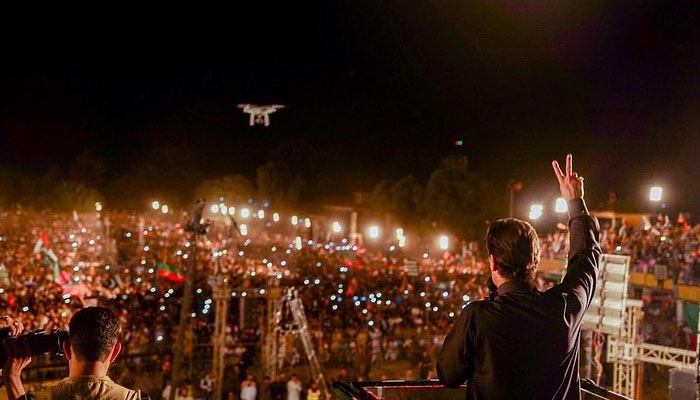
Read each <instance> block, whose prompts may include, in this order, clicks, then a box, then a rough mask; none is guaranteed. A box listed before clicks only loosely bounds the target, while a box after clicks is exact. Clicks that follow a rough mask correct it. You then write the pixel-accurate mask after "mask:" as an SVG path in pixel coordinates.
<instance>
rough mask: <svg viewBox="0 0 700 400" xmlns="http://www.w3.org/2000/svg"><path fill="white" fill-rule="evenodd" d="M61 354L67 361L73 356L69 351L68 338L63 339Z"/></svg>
mask: <svg viewBox="0 0 700 400" xmlns="http://www.w3.org/2000/svg"><path fill="white" fill-rule="evenodd" d="M63 355H64V356H65V357H66V360H68V361H70V359H71V358H73V353H71V351H70V339H66V340H64V341H63Z"/></svg>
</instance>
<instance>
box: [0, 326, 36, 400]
mask: <svg viewBox="0 0 700 400" xmlns="http://www.w3.org/2000/svg"><path fill="white" fill-rule="evenodd" d="M15 322H16V321H11V325H12V326H14V327H16V328H15V329H12V336H17V335H18V334H19V333H21V332H22V329H23V327H22V325H21V323H20V324H15ZM2 347H3V348H4V349H5V352H6V353H7V361H6V362H5V365H4V366H3V368H2V377H3V382H4V383H5V387H6V388H7V397H8V399H9V400H15V399H17V398H18V397H20V396H22V395H24V394H25V392H24V387H23V386H22V380H21V378H20V377H21V374H22V370H23V369H24V368H25V367H26V366H27V365H29V363H30V362H32V357H30V356H29V354H30V353H29V350H28V349H26V348H25V345H24V343H22V342H21V341H19V340H17V339H16V338H14V337H11V338H9V339H6V340H4V341H3V342H2Z"/></svg>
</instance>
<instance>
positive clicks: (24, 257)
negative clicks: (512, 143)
mask: <svg viewBox="0 0 700 400" xmlns="http://www.w3.org/2000/svg"><path fill="white" fill-rule="evenodd" d="M253 214H254V213H253ZM267 214H268V215H270V213H269V212H268V213H267ZM261 215H262V214H261ZM276 219H277V220H279V218H276ZM0 220H1V221H2V222H3V223H2V225H0V306H1V307H2V308H3V309H4V310H6V313H7V314H10V315H12V316H14V317H17V318H20V319H21V320H22V321H23V323H24V326H25V327H26V329H27V330H35V329H41V330H52V329H66V327H67V323H68V321H69V319H70V317H71V315H72V313H73V312H74V311H75V310H77V309H78V308H81V307H84V306H85V305H90V304H100V305H106V306H108V307H110V308H112V309H113V310H114V311H115V312H116V313H117V314H118V316H119V318H120V321H121V323H122V327H123V332H122V338H121V340H122V342H123V344H124V351H123V353H124V354H125V356H123V358H124V360H125V361H124V362H126V363H128V368H124V369H123V371H122V373H121V375H120V377H118V378H121V379H123V380H129V379H131V380H135V379H136V377H137V376H138V375H139V374H140V373H141V372H143V373H145V374H154V376H155V375H157V376H161V377H162V385H161V387H160V389H159V391H160V390H162V389H165V392H166V393H164V394H167V392H169V391H170V390H171V388H170V386H169V384H168V383H167V382H169V379H170V374H171V373H172V354H171V350H172V345H173V343H174V338H175V336H176V331H177V326H178V317H179V313H180V301H179V300H180V298H181V296H182V293H183V284H182V281H183V279H184V271H185V270H186V268H187V266H189V265H190V264H191V259H190V257H193V256H194V255H193V252H192V250H193V249H194V246H195V245H196V249H197V254H196V260H197V262H196V268H195V272H194V276H195V282H194V288H195V292H194V301H193V308H192V310H191V311H192V313H191V318H190V320H189V322H190V323H189V328H188V330H187V331H186V340H185V347H184V353H185V359H186V361H187V362H189V363H190V364H189V365H190V367H192V366H193V365H194V364H193V363H198V362H206V361H203V360H202V359H203V358H206V357H205V356H203V355H205V354H211V335H212V332H213V322H214V312H212V307H213V306H214V304H213V294H212V288H211V286H210V285H209V284H208V282H209V280H210V277H211V276H212V275H214V274H216V273H219V274H224V275H225V276H227V277H228V278H229V279H230V280H229V282H230V285H231V302H232V304H233V305H234V306H235V307H231V309H232V310H235V311H233V312H231V313H229V321H228V324H227V328H226V333H227V338H226V341H227V344H228V345H229V346H228V347H229V358H228V359H229V360H230V361H231V362H230V363H231V365H232V366H231V368H232V370H231V371H230V373H227V378H226V379H227V391H228V392H230V393H229V397H231V398H242V399H249V398H256V397H257V398H259V399H265V398H275V399H277V398H285V399H286V398H290V399H293V398H301V397H306V398H309V399H311V398H313V393H314V392H315V390H316V389H315V386H314V385H316V383H313V382H303V383H302V382H301V380H299V378H298V377H296V375H294V376H295V378H292V375H290V373H291V372H294V371H296V369H295V368H297V366H302V365H305V363H306V360H305V357H306V355H305V353H304V351H303V347H302V346H301V345H300V344H299V341H298V337H295V336H294V335H291V334H289V335H283V336H282V337H281V340H280V342H279V346H278V350H279V351H278V355H277V360H276V364H277V365H276V367H277V371H279V372H280V373H279V374H278V375H277V376H271V377H270V376H264V373H262V372H259V368H257V367H256V365H257V364H259V363H258V361H259V360H260V351H261V348H260V346H259V345H258V343H259V342H260V339H261V338H262V337H263V336H264V335H265V334H266V333H267V330H268V321H267V320H266V316H265V309H266V306H265V303H264V302H265V298H266V297H265V295H266V293H267V292H268V290H269V288H271V287H274V286H279V287H282V288H287V287H295V288H296V289H297V290H298V294H299V296H300V298H301V299H302V301H303V304H304V307H305V311H306V317H307V319H308V321H309V325H310V327H311V328H312V329H311V331H312V334H313V338H312V339H313V341H314V343H315V345H316V346H317V349H318V355H319V359H320V361H321V363H322V365H323V366H325V367H327V368H332V367H335V368H338V369H340V371H341V372H340V374H339V376H328V377H327V378H328V380H329V381H333V380H335V379H341V380H358V379H360V380H361V379H369V378H370V377H373V378H375V379H379V378H405V379H419V378H432V377H434V376H435V375H434V370H433V366H434V362H433V360H434V357H435V354H436V351H437V350H438V349H439V346H440V344H441V342H442V339H443V337H444V334H445V332H447V328H448V326H449V325H450V323H451V321H452V320H453V318H455V317H456V316H457V315H458V314H459V311H460V309H461V308H462V307H464V306H465V305H466V304H467V303H469V302H470V301H474V300H478V299H482V298H484V297H486V296H488V289H487V286H486V281H487V279H488V276H489V271H488V267H487V265H486V264H485V262H484V261H483V257H482V256H483V255H480V254H478V253H477V251H476V250H475V249H476V248H478V246H463V247H462V248H461V249H452V251H444V250H437V249H432V250H431V251H427V250H425V249H420V251H419V252H418V255H417V256H416V257H411V256H412V255H414V254H409V252H408V250H406V251H404V249H403V248H402V247H400V246H398V245H395V244H391V243H387V245H386V246H381V248H372V247H369V246H368V247H364V246H362V244H361V243H354V242H351V241H350V240H349V239H348V238H345V237H343V236H342V235H334V234H332V233H325V232H324V233H319V232H316V233H313V232H312V230H310V229H307V228H308V227H307V226H305V225H302V224H299V225H298V226H289V225H288V224H287V225H285V224H283V223H281V222H278V221H274V220H273V219H272V218H271V217H268V219H264V218H257V219H253V218H251V217H249V219H248V220H247V221H243V220H242V219H241V217H239V218H238V220H237V223H236V222H235V221H234V219H233V218H227V219H219V220H215V221H213V223H212V224H211V225H210V227H209V231H208V233H207V234H205V235H198V236H197V237H196V239H195V237H194V236H193V235H192V234H190V233H187V232H186V231H185V220H184V219H183V218H181V217H179V216H177V215H173V214H167V215H164V214H162V213H160V212H158V213H156V212H154V213H144V214H135V213H128V212H110V213H109V214H103V215H100V214H99V213H89V214H81V215H77V214H73V215H70V214H59V213H54V212H50V211H32V210H23V209H13V210H5V211H1V212H0ZM244 222H245V223H246V225H247V226H246V227H245V230H242V229H241V226H240V225H241V224H243V223H244ZM699 234H700V225H698V226H695V227H692V226H689V225H687V224H668V223H665V224H662V223H659V224H656V225H654V226H651V227H649V226H647V229H645V227H644V226H642V227H632V226H627V225H625V224H622V225H621V226H617V227H614V228H613V227H608V228H606V229H603V231H602V238H601V239H602V245H603V248H604V251H605V252H609V253H619V254H629V255H631V256H632V258H633V264H632V265H633V268H635V269H636V270H642V271H648V270H649V269H650V268H652V267H653V266H654V265H657V264H660V263H665V265H667V267H668V270H669V273H670V274H672V275H673V274H675V275H674V276H676V277H677V278H678V280H679V281H681V282H687V283H700V280H696V279H697V278H696V277H700V274H698V271H697V270H698V268H697V267H698V237H699ZM567 243H568V240H567V237H566V232H565V231H562V232H559V233H555V234H552V235H550V236H548V237H545V238H544V240H543V241H542V257H543V258H557V257H559V256H561V254H565V253H566V251H567V248H566V246H567ZM414 250H415V249H414ZM414 253H415V251H414ZM552 284H553V282H551V281H548V280H547V279H546V278H545V276H543V275H542V276H538V285H539V287H540V288H541V289H545V288H546V287H548V286H550V285H552ZM243 298H246V299H247V300H248V301H247V302H246V309H241V308H240V307H238V306H239V305H240V301H241V299H243ZM239 310H243V312H242V313H241V312H238V311H239ZM200 350H202V351H200ZM207 351H208V352H209V353H207ZM400 361H410V365H411V366H413V368H408V369H405V368H404V369H403V370H401V372H396V371H395V370H392V368H390V367H389V366H390V365H392V363H396V362H400ZM154 366H157V368H154ZM196 369H197V370H199V371H205V370H206V369H207V368H203V369H200V368H196ZM254 371H255V372H258V373H257V375H256V374H254V373H253V372H254ZM202 373H203V372H202ZM205 378H207V376H205V375H202V376H192V377H191V379H192V380H191V381H189V384H188V385H183V387H180V388H177V389H175V390H176V393H177V396H178V397H179V398H184V399H187V398H190V397H207V396H210V395H211V393H210V391H209V390H208V389H207V388H210V387H211V386H212V384H211V383H207V382H208V381H207V382H203V381H200V379H202V380H204V379H205ZM207 379H212V378H211V376H209V377H208V378H207ZM292 381H294V382H293V383H292V384H290V382H292ZM296 381H298V382H299V383H298V385H297V383H296ZM195 382H199V383H200V385H195V384H194V383H195ZM297 386H298V387H299V388H300V389H299V390H298V391H297V390H296V389H294V388H297ZM309 390H311V391H312V393H311V397H307V396H306V393H307V392H308V391H309ZM253 392H255V393H256V394H252V393H253ZM297 392H298V396H300V397H294V396H292V395H290V393H297ZM280 393H283V394H280ZM280 396H281V397H280Z"/></svg>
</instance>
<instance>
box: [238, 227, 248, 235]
mask: <svg viewBox="0 0 700 400" xmlns="http://www.w3.org/2000/svg"><path fill="white" fill-rule="evenodd" d="M238 229H239V230H240V231H241V236H246V235H247V234H248V226H247V225H246V224H240V225H239V226H238Z"/></svg>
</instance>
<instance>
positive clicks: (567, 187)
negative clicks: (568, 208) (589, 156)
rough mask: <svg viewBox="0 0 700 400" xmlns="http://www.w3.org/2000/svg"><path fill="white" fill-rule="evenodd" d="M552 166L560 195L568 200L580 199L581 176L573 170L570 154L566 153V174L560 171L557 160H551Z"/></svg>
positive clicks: (581, 188)
mask: <svg viewBox="0 0 700 400" xmlns="http://www.w3.org/2000/svg"><path fill="white" fill-rule="evenodd" d="M552 168H554V175H556V176H557V180H558V181H559V190H561V196H562V197H563V198H564V200H566V201H569V200H571V199H582V198H583V177H582V176H578V173H576V172H573V160H572V157H571V154H567V155H566V174H565V173H563V172H561V168H559V162H557V161H556V160H554V161H552Z"/></svg>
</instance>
